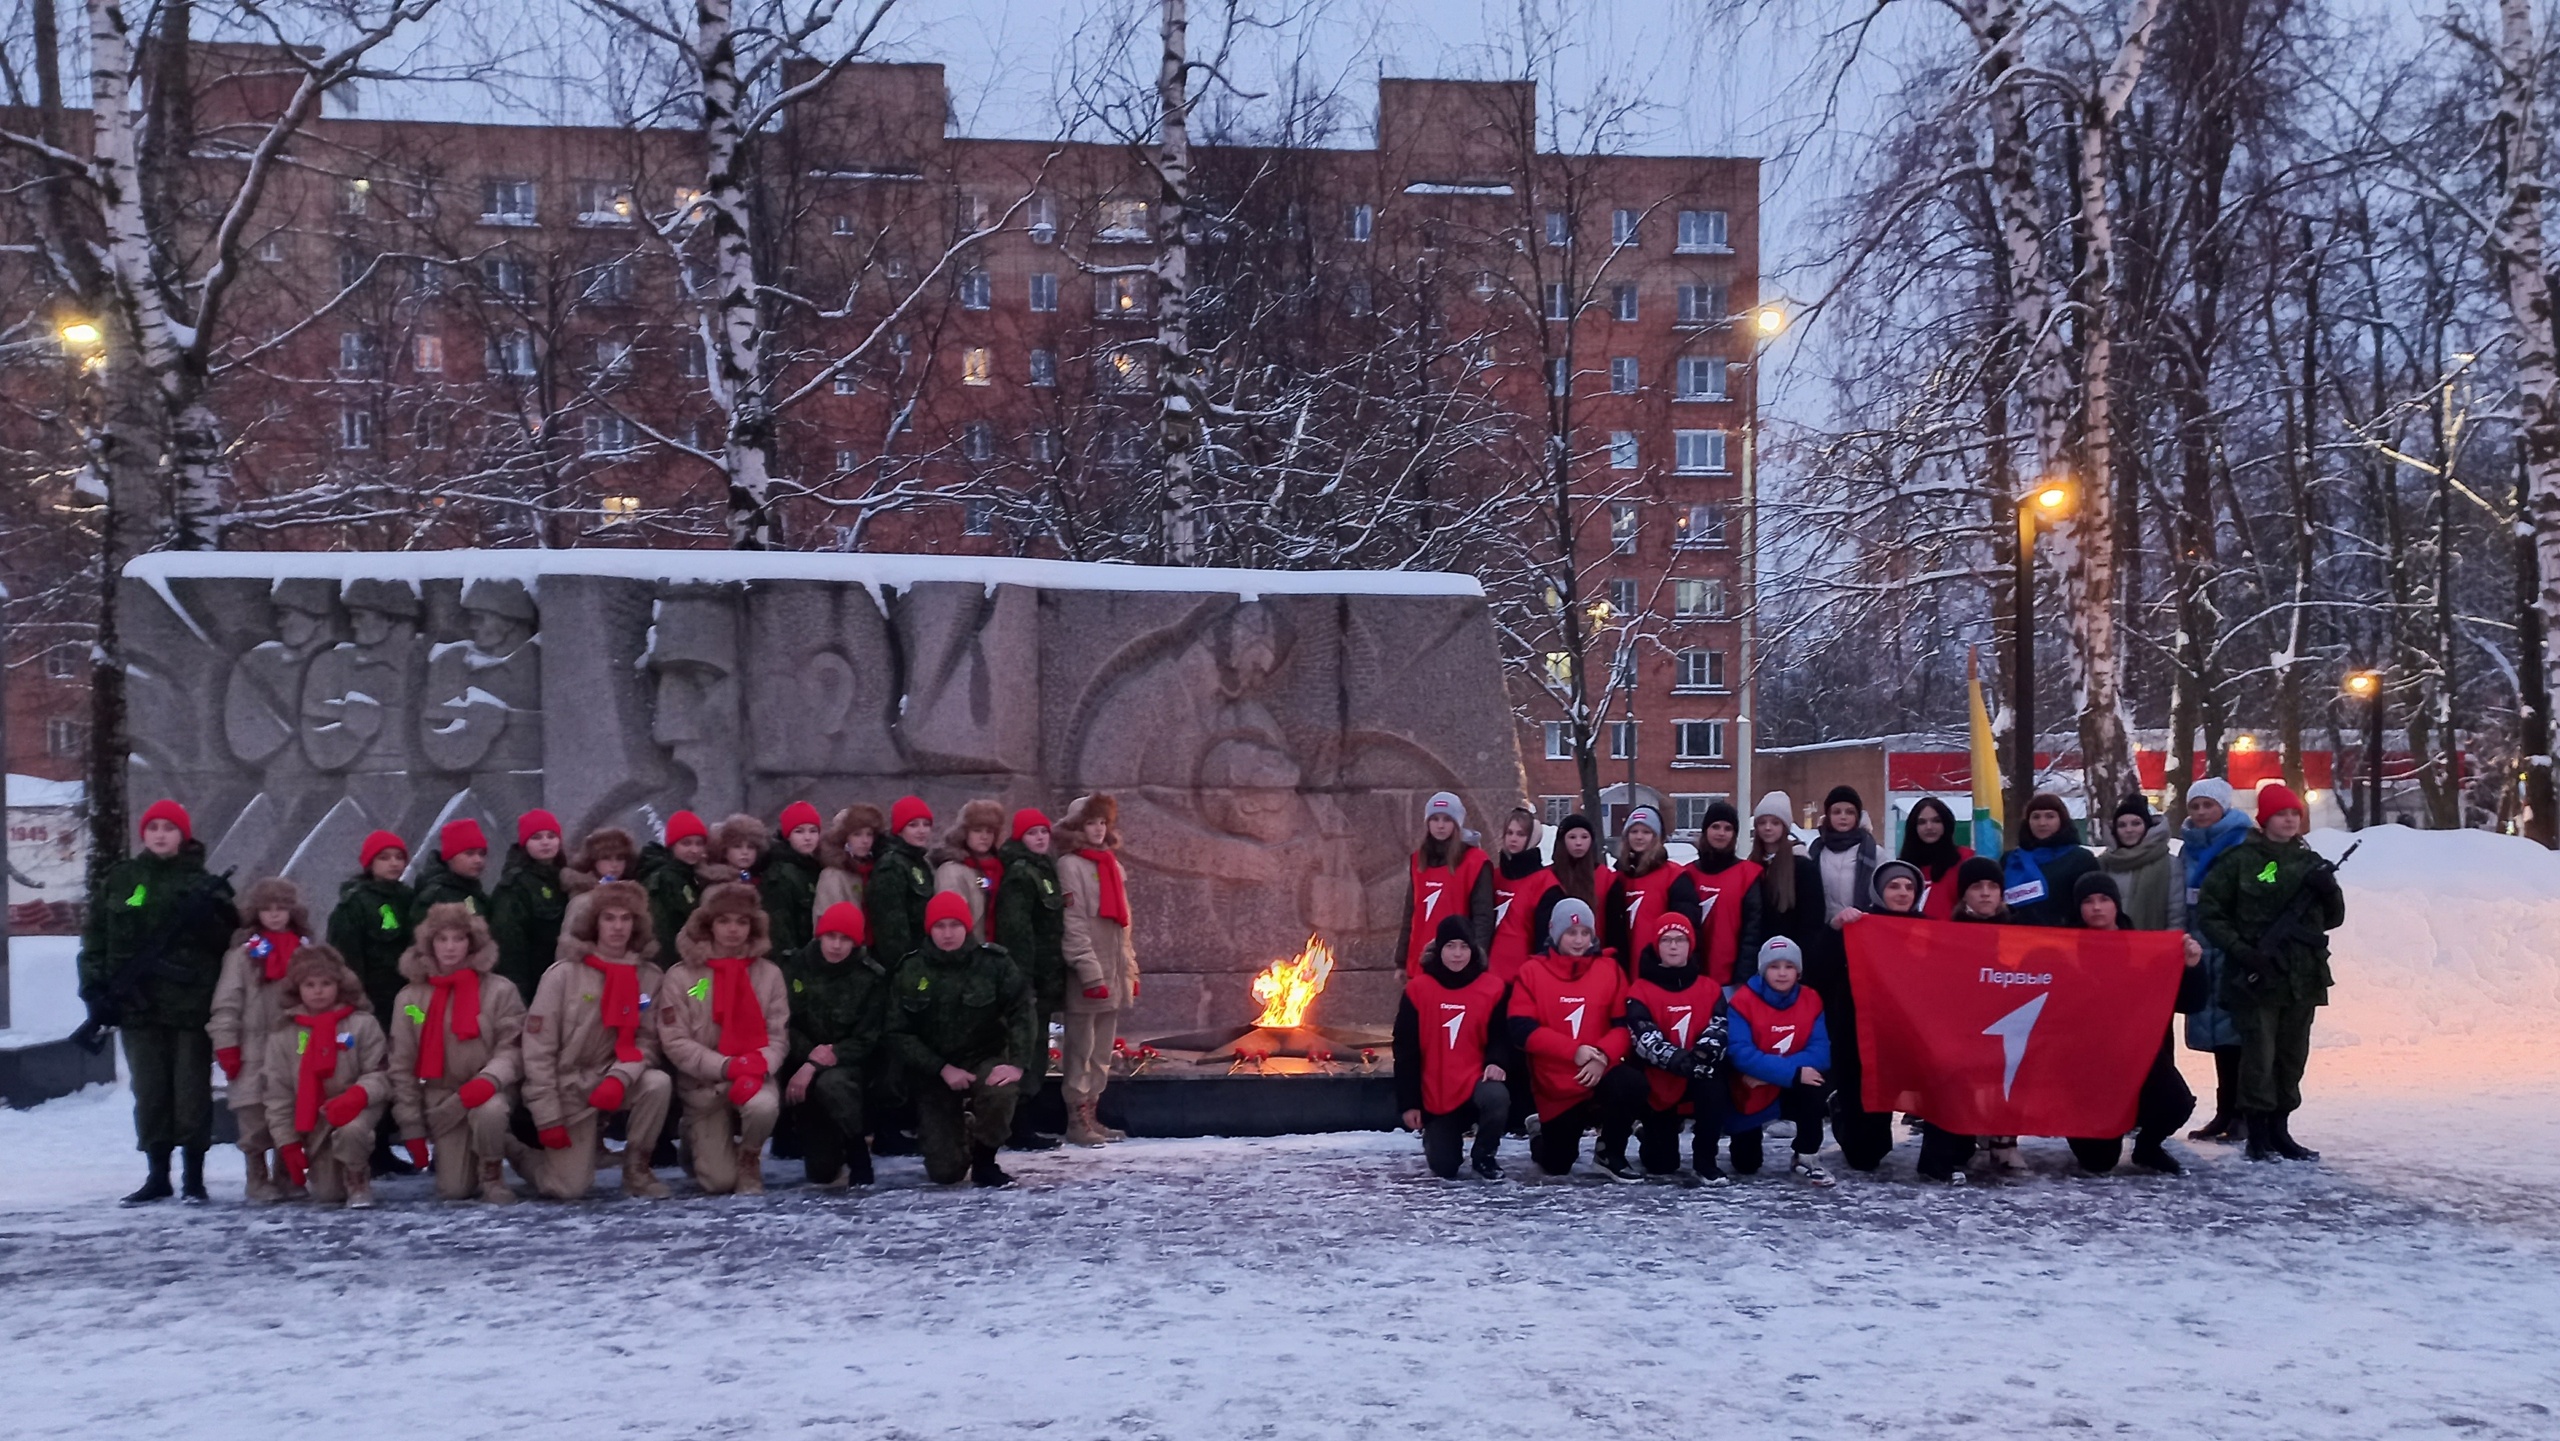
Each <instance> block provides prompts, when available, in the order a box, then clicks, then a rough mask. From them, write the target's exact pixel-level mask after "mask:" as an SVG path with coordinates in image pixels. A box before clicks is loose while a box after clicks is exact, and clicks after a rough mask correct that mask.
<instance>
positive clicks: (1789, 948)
mask: <svg viewBox="0 0 2560 1441" xmlns="http://www.w3.org/2000/svg"><path fill="white" fill-rule="evenodd" d="M1779 961H1784V962H1786V963H1787V964H1788V965H1791V966H1793V967H1795V968H1796V969H1797V970H1799V971H1801V970H1803V969H1804V947H1802V946H1799V945H1797V944H1796V943H1795V942H1794V941H1793V940H1791V939H1789V938H1787V937H1785V936H1771V937H1770V938H1769V939H1767V940H1765V941H1762V942H1761V943H1760V961H1759V964H1760V967H1761V969H1763V970H1766V969H1768V967H1769V966H1771V965H1772V964H1774V963H1776V962H1779Z"/></svg>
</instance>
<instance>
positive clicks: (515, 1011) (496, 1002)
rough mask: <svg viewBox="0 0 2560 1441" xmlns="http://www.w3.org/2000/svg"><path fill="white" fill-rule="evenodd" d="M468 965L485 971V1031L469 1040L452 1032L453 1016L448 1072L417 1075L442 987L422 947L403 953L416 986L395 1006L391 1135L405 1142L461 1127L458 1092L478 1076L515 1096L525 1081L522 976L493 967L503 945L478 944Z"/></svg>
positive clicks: (448, 1028) (448, 1025)
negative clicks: (516, 978) (429, 1077)
mask: <svg viewBox="0 0 2560 1441" xmlns="http://www.w3.org/2000/svg"><path fill="white" fill-rule="evenodd" d="M464 964H466V965H468V966H470V967H471V969H473V970H475V971H478V972H479V973H480V1034H479V1035H478V1036H476V1037H473V1038H470V1039H467V1040H466V1039H464V1038H463V1037H461V1036H458V1035H455V1034H453V1019H452V1018H451V1017H447V1018H446V1019H445V1038H444V1078H443V1079H442V1080H436V1081H423V1080H420V1079H419V1078H418V1048H419V1044H420V1043H421V1042H422V1041H423V1040H424V1039H425V1027H426V1021H427V1014H428V1011H429V1009H430V1008H431V1007H432V1006H433V1005H434V1004H435V998H436V988H435V986H434V985H433V984H431V983H430V982H429V981H428V979H427V976H428V974H429V972H431V971H432V970H433V969H434V965H435V963H434V962H433V961H432V960H430V959H428V957H427V955H426V953H425V951H424V950H423V948H422V947H419V946H411V947H410V948H409V949H408V951H407V952H406V953H405V954H403V955H402V956H401V957H400V974H401V975H403V976H405V977H407V978H408V981H409V984H407V985H405V986H403V987H401V988H400V997H399V999H398V1000H396V1001H394V1002H392V1005H391V1119H392V1121H393V1123H394V1125H395V1129H394V1131H393V1132H392V1134H393V1136H394V1137H395V1138H397V1139H399V1140H403V1141H417V1140H424V1139H425V1138H426V1137H427V1136H429V1135H431V1134H435V1133H438V1132H443V1131H450V1130H452V1129H453V1128H454V1127H456V1126H459V1125H461V1124H462V1103H461V1102H460V1101H459V1100H457V1099H455V1097H454V1092H456V1091H458V1090H461V1089H462V1087H463V1084H464V1083H465V1082H467V1081H470V1080H472V1079H473V1078H475V1077H478V1078H481V1079H485V1080H487V1081H488V1082H489V1084H491V1085H493V1086H496V1087H497V1088H498V1092H499V1094H501V1095H513V1094H514V1093H515V1089H516V1086H517V1085H518V1083H520V1082H521V1081H522V1080H523V1079H524V1052H523V1049H522V1047H521V1046H520V1044H519V1038H520V1036H521V1035H522V1033H523V1030H524V1016H525V1009H524V997H523V996H522V995H520V994H518V992H517V991H516V983H515V982H513V981H510V980H508V979H507V978H506V977H504V976H501V975H497V974H494V973H493V968H494V967H495V966H496V965H497V964H498V947H497V943H496V942H494V941H493V942H491V943H489V944H488V945H485V946H480V947H475V948H474V949H473V951H472V953H471V956H470V958H469V959H468V960H467V961H465V962H464Z"/></svg>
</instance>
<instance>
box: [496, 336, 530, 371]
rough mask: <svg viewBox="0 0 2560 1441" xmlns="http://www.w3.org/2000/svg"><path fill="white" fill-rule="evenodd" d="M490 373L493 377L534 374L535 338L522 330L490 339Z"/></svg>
mask: <svg viewBox="0 0 2560 1441" xmlns="http://www.w3.org/2000/svg"><path fill="white" fill-rule="evenodd" d="M489 371H490V373H491V374H493V375H519V376H524V375H531V374H533V337H532V336H531V335H530V334H527V333H526V332H524V331H521V330H511V331H508V332H507V333H506V334H504V335H493V336H491V337H489Z"/></svg>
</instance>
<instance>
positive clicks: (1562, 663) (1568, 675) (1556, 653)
mask: <svg viewBox="0 0 2560 1441" xmlns="http://www.w3.org/2000/svg"><path fill="white" fill-rule="evenodd" d="M1547 679H1548V680H1550V681H1553V682H1554V683H1555V684H1557V685H1571V684H1572V683H1573V653H1572V652H1570V651H1561V650H1551V651H1548V652H1547Z"/></svg>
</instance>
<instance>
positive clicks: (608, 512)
mask: <svg viewBox="0 0 2560 1441" xmlns="http://www.w3.org/2000/svg"><path fill="white" fill-rule="evenodd" d="M598 503H599V504H600V505H601V507H602V508H603V510H604V519H605V524H607V525H619V524H624V523H627V522H629V521H632V520H635V519H637V518H638V517H639V515H640V497H638V496H636V495H608V496H603V497H601V498H600V499H599V502H598Z"/></svg>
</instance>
